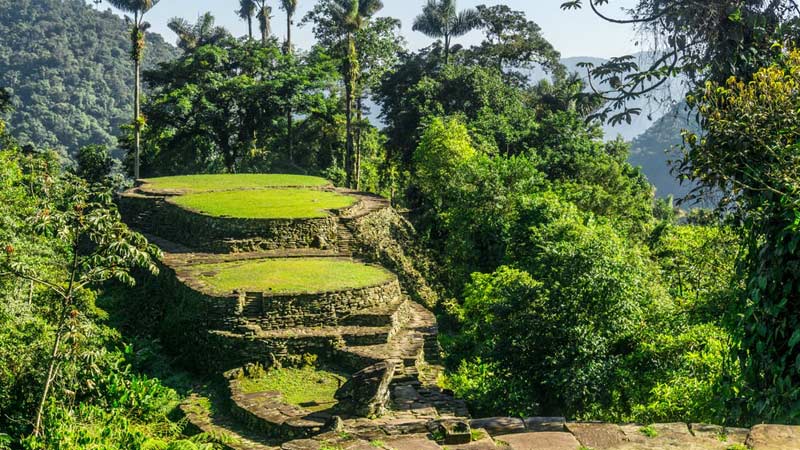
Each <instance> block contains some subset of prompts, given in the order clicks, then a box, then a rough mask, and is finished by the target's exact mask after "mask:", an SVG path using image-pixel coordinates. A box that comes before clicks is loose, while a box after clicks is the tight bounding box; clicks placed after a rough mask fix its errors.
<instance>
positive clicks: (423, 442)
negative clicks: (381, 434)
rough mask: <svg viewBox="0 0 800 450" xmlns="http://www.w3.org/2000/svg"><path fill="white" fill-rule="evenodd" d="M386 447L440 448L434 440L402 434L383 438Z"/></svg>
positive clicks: (403, 449) (398, 449)
mask: <svg viewBox="0 0 800 450" xmlns="http://www.w3.org/2000/svg"><path fill="white" fill-rule="evenodd" d="M383 441H384V443H385V445H384V447H386V448H391V449H393V450H442V447H440V446H439V444H437V443H436V442H433V441H431V440H429V439H426V438H425V437H422V436H402V437H396V438H386V439H384V440H383Z"/></svg>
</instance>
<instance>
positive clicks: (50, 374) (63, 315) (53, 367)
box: [33, 234, 80, 436]
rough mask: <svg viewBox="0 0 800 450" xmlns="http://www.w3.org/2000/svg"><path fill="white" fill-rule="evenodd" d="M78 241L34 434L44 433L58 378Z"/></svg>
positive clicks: (75, 266) (76, 267)
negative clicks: (47, 407)
mask: <svg viewBox="0 0 800 450" xmlns="http://www.w3.org/2000/svg"><path fill="white" fill-rule="evenodd" d="M78 242H80V234H77V235H76V236H75V240H74V242H73V244H72V273H71V275H70V279H69V284H68V285H67V291H66V295H64V296H63V297H62V303H61V311H59V312H60V317H59V319H58V327H56V340H55V342H53V350H52V351H51V352H50V362H49V363H48V365H47V378H46V379H45V380H44V389H43V390H42V396H41V398H40V399H39V407H38V408H37V410H36V419H35V420H34V424H33V435H34V436H40V435H41V434H42V416H43V415H44V405H45V403H47V396H48V394H49V393H50V386H52V384H53V381H55V378H56V363H57V361H58V349H59V347H61V339H62V338H63V337H64V327H65V326H66V324H67V317H68V314H69V308H70V306H71V305H72V296H73V287H74V286H75V277H76V272H77V270H78Z"/></svg>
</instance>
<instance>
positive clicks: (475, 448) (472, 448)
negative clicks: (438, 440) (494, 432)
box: [445, 439, 498, 450]
mask: <svg viewBox="0 0 800 450" xmlns="http://www.w3.org/2000/svg"><path fill="white" fill-rule="evenodd" d="M445 448H446V449H447V450H496V449H497V448H498V447H497V445H495V443H494V441H492V440H491V439H483V440H480V441H475V442H470V443H469V444H462V445H447V446H445Z"/></svg>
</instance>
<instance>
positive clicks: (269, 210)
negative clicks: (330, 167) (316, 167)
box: [171, 189, 357, 219]
mask: <svg viewBox="0 0 800 450" xmlns="http://www.w3.org/2000/svg"><path fill="white" fill-rule="evenodd" d="M171 201H172V202H174V203H175V204H176V205H178V206H181V207H183V208H186V209H190V210H193V211H197V212H199V213H202V214H207V215H210V216H217V217H238V218H243V219H310V218H315V217H325V216H327V215H328V213H327V211H326V210H331V209H341V208H345V207H348V206H350V205H352V204H354V203H355V202H356V201H357V200H356V199H355V198H353V197H348V196H346V195H341V194H338V193H336V192H328V191H320V190H315V189H264V190H242V191H214V192H200V193H193V194H186V195H181V196H179V197H175V198H173V199H172V200H171Z"/></svg>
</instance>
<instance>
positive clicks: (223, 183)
mask: <svg viewBox="0 0 800 450" xmlns="http://www.w3.org/2000/svg"><path fill="white" fill-rule="evenodd" d="M142 181H144V183H145V186H144V187H145V188H146V189H150V190H169V191H184V192H204V191H224V190H232V189H257V188H268V187H319V186H327V185H329V184H330V182H329V181H328V180H326V179H324V178H319V177H310V176H306V175H281V174H251V173H243V174H219V175H184V176H176V177H163V178H147V179H145V180H142Z"/></svg>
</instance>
